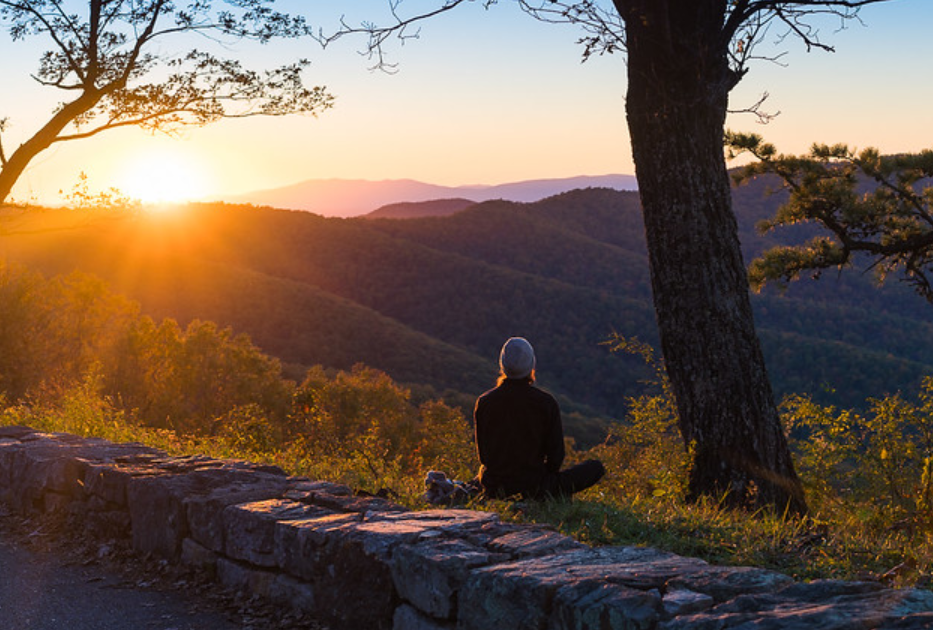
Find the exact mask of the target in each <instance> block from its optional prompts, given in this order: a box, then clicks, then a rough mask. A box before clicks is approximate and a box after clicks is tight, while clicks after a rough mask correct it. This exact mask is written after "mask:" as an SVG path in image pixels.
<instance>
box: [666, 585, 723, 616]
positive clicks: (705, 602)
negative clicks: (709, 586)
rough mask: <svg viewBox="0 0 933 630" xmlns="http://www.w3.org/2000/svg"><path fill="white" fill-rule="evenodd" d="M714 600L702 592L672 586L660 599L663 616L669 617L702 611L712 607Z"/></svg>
mask: <svg viewBox="0 0 933 630" xmlns="http://www.w3.org/2000/svg"><path fill="white" fill-rule="evenodd" d="M715 603H716V600H715V599H713V598H712V597H710V596H709V595H705V594H703V593H697V592H694V591H691V590H689V589H686V588H672V589H671V590H669V591H667V592H666V593H665V594H664V597H663V598H662V599H661V607H662V609H663V612H664V617H665V618H667V619H670V618H672V617H677V616H678V615H687V614H690V613H696V612H702V611H704V610H707V609H708V608H712V607H713V605H714V604H715Z"/></svg>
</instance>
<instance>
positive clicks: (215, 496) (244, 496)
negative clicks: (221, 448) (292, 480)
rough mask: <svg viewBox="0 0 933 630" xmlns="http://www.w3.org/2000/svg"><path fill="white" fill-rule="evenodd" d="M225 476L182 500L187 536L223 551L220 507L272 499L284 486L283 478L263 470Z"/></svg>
mask: <svg viewBox="0 0 933 630" xmlns="http://www.w3.org/2000/svg"><path fill="white" fill-rule="evenodd" d="M229 477H230V478H229V479H228V480H227V483H226V484H225V485H221V486H219V487H216V488H212V489H210V490H208V491H207V492H205V493H202V494H198V495H195V496H190V497H186V498H185V500H184V506H185V516H186V518H187V520H188V528H189V531H190V535H191V537H192V538H193V539H194V540H196V541H197V542H198V543H200V544H202V545H204V546H205V547H207V548H208V549H211V550H212V551H215V552H222V551H223V550H224V544H225V539H226V533H225V527H226V526H225V523H224V510H226V508H227V507H229V506H231V505H238V504H243V503H253V502H256V501H262V500H264V499H275V498H277V497H280V496H281V495H282V493H283V492H284V491H285V488H286V487H287V482H286V480H285V479H284V478H283V477H279V476H276V475H268V474H265V473H256V472H245V473H244V472H243V471H232V474H231V475H229Z"/></svg>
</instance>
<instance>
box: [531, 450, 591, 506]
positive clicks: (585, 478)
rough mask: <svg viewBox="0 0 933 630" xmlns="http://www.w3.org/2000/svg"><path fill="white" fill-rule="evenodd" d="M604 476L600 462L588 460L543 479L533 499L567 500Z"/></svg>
mask: <svg viewBox="0 0 933 630" xmlns="http://www.w3.org/2000/svg"><path fill="white" fill-rule="evenodd" d="M605 474H606V468H605V467H604V466H603V463H602V462H601V461H599V460H596V459H588V460H586V461H585V462H581V463H579V464H577V465H575V466H571V467H569V468H565V469H564V470H562V471H560V472H558V473H552V474H550V475H548V476H547V477H545V478H544V482H543V483H542V484H541V488H540V489H539V490H538V492H537V493H535V496H534V498H536V499H545V498H548V497H552V498H569V497H570V496H571V495H573V494H574V493H576V492H580V491H581V490H586V489H587V488H589V487H590V486H593V485H596V482H598V481H599V480H600V479H602V478H603V475H605Z"/></svg>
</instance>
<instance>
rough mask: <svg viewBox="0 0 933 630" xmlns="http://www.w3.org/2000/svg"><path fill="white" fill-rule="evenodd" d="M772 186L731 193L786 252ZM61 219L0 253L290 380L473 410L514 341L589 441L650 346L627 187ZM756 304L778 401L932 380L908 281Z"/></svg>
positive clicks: (646, 291) (631, 385)
mask: <svg viewBox="0 0 933 630" xmlns="http://www.w3.org/2000/svg"><path fill="white" fill-rule="evenodd" d="M764 188H765V184H763V183H759V184H755V185H753V186H750V187H747V188H742V189H739V190H737V191H736V207H737V211H738V213H739V217H740V224H741V237H742V240H743V243H744V244H745V247H746V250H747V251H748V252H749V253H754V252H757V251H759V250H760V249H761V248H762V247H764V246H766V245H768V244H770V243H773V242H777V241H778V239H779V238H783V236H782V235H767V236H765V237H761V236H758V235H757V234H756V233H755V231H754V229H753V225H754V223H755V222H756V221H757V220H759V219H760V218H763V217H764V216H767V215H768V214H769V213H770V212H771V211H773V208H774V204H775V203H777V201H778V199H777V198H775V197H768V196H766V195H764ZM69 216H71V215H67V214H63V213H55V212H53V211H47V212H46V213H37V214H35V216H32V217H28V218H27V219H24V220H27V221H32V222H33V223H35V224H36V225H32V226H30V225H28V224H20V225H19V226H18V227H17V228H16V229H15V230H12V231H10V232H9V233H8V234H7V235H6V236H3V237H0V257H3V258H6V259H8V260H16V261H21V262H23V263H26V264H28V265H30V266H32V267H35V268H38V269H40V270H42V271H43V272H45V273H47V274H52V273H60V272H67V271H70V270H73V269H80V270H82V271H87V272H91V273H95V274H97V275H99V276H101V277H103V278H104V279H106V280H107V281H108V282H109V283H111V285H112V286H113V287H114V288H115V289H116V290H118V291H120V292H123V293H126V294H127V295H129V296H131V297H132V298H134V299H136V300H138V301H139V302H140V303H141V304H142V307H143V309H144V311H145V312H147V313H150V314H152V315H153V316H155V317H174V318H176V319H178V320H179V321H180V322H182V323H186V322H187V321H190V320H192V319H196V318H200V319H211V320H214V321H217V322H218V323H220V324H222V325H225V326H231V327H233V328H234V329H235V330H236V331H237V332H247V333H249V335H250V336H251V337H252V338H253V340H254V342H255V343H256V344H257V345H259V346H260V347H261V348H263V349H264V350H265V351H267V352H269V353H271V354H273V355H275V356H278V357H280V358H281V359H282V360H283V361H284V362H286V363H287V364H289V365H290V366H291V369H292V372H293V373H295V374H298V373H300V370H301V368H302V366H310V365H315V364H321V365H325V366H330V367H337V368H344V369H345V368H348V367H350V366H352V365H353V364H354V363H357V362H363V363H366V364H368V365H371V366H374V367H377V368H380V369H383V370H385V371H387V372H388V373H389V374H391V375H392V376H393V377H394V378H395V379H397V380H399V381H401V382H404V383H410V384H416V385H418V386H419V387H428V388H430V391H432V392H434V393H436V394H445V395H449V396H453V397H455V398H456V399H457V400H459V401H464V400H465V401H469V400H470V399H472V397H474V396H475V395H476V394H478V393H479V392H481V391H482V390H483V389H485V388H486V387H488V386H490V385H491V384H492V382H493V380H494V378H495V373H496V357H497V352H498V349H499V346H500V345H501V343H502V341H503V340H504V339H505V338H507V337H508V336H511V335H524V336H526V337H528V338H529V339H530V340H531V341H532V343H533V344H534V345H535V346H536V350H537V352H538V356H539V368H540V369H539V378H540V382H541V383H542V385H543V386H544V387H546V388H548V389H551V390H552V391H554V392H555V393H556V394H558V396H559V398H560V399H561V402H562V405H563V406H564V408H565V410H566V411H567V424H568V431H569V432H570V433H572V434H574V435H575V436H576V437H578V438H580V439H582V440H584V441H589V442H592V441H594V440H598V439H599V438H600V435H601V430H600V422H601V420H599V419H600V418H603V419H604V418H620V417H622V416H623V415H624V413H625V410H626V398H627V397H629V396H634V395H638V394H639V393H641V392H643V391H645V385H644V384H643V382H642V381H643V379H644V378H646V377H647V376H648V374H647V371H646V369H645V367H644V366H643V365H642V364H641V363H640V362H639V360H637V359H635V358H633V357H628V356H622V355H613V354H612V353H610V352H609V351H608V349H607V348H606V346H605V345H604V343H603V342H604V341H605V340H606V339H607V338H608V337H609V335H610V334H611V333H612V332H614V331H615V332H619V333H622V334H624V335H626V336H637V337H639V338H641V339H643V340H645V341H648V342H650V343H656V342H657V333H656V329H655V325H654V315H653V308H652V306H651V296H650V280H649V277H648V270H647V263H646V254H645V245H644V237H643V233H642V226H641V217H640V210H639V202H638V197H637V194H636V193H633V192H625V191H616V190H610V189H604V188H593V189H582V190H574V191H570V192H566V193H562V194H560V195H556V196H553V197H549V198H546V199H543V200H541V201H538V202H536V203H516V202H509V201H503V200H494V201H487V202H482V203H477V204H474V205H469V206H468V207H466V208H465V209H463V210H461V211H459V212H455V213H454V214H448V215H446V216H429V217H422V218H411V219H404V220H399V219H386V218H354V219H340V218H325V217H322V216H318V215H315V214H311V213H308V212H298V211H286V210H279V209H272V208H257V207H251V206H242V205H228V204H196V205H192V206H189V207H187V208H184V209H183V210H182V211H180V212H178V213H176V214H164V215H141V216H135V217H132V218H126V219H123V220H115V221H103V220H98V221H91V222H84V223H82V224H79V225H71V226H70V227H69V228H68V229H52V227H49V226H50V225H51V223H50V222H52V223H54V222H56V221H57V222H58V223H59V224H60V223H61V222H63V221H64V222H67V221H69V220H71V221H72V222H73V220H72V219H70V218H69ZM43 222H45V223H43ZM58 227H61V225H59V226H58ZM803 236H805V234H802V233H797V234H794V233H791V234H790V235H789V236H788V238H791V239H798V238H801V237H803ZM754 306H755V311H756V318H757V320H758V326H759V333H760V336H761V339H762V343H763V346H764V350H765V354H766V358H767V361H768V365H769V370H770V373H771V376H772V380H773V382H774V384H775V389H776V391H777V392H778V393H779V394H783V393H788V392H800V393H803V392H809V393H813V394H814V396H815V397H816V398H817V399H818V400H821V401H823V402H832V403H836V404H841V405H846V406H856V405H860V404H863V403H864V400H865V398H866V397H868V396H880V395H882V394H884V393H887V392H892V391H895V390H899V389H905V388H912V387H914V386H915V385H916V384H917V383H918V382H919V379H920V378H921V377H922V376H923V375H926V374H933V358H931V357H933V324H931V323H930V318H929V308H930V307H929V305H927V304H926V303H925V302H924V301H923V300H921V299H920V298H918V297H916V296H915V295H914V294H913V293H911V292H910V291H909V290H908V289H907V288H905V287H903V286H899V285H893V286H889V287H884V288H883V289H878V288H876V287H874V286H873V284H872V283H871V281H870V279H868V278H866V277H864V276H863V275H859V274H858V273H846V274H843V275H842V276H841V277H840V278H838V279H836V278H830V277H826V278H824V279H822V280H820V281H819V282H813V281H806V282H801V283H799V284H797V285H794V286H792V287H791V288H790V289H789V290H788V291H786V292H785V293H780V292H778V291H773V290H769V291H766V292H765V293H764V294H762V295H759V296H755V298H754ZM467 404H468V403H467Z"/></svg>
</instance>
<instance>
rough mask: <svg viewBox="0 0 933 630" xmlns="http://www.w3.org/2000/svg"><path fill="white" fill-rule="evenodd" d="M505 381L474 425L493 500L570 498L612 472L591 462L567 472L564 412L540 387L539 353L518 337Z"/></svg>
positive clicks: (504, 368)
mask: <svg viewBox="0 0 933 630" xmlns="http://www.w3.org/2000/svg"><path fill="white" fill-rule="evenodd" d="M499 368H500V375H499V380H498V383H497V385H496V387H495V388H493V389H491V390H489V391H487V392H485V393H484V394H482V395H481V396H480V397H479V398H478V399H477V400H476V406H475V408H474V411H473V424H474V430H475V438H476V451H477V454H478V456H479V461H480V469H479V482H480V484H481V485H482V487H483V490H484V493H485V495H486V496H487V497H490V498H508V497H512V496H515V495H521V496H522V498H524V499H546V498H549V497H555V498H558V497H570V496H571V495H573V494H574V493H575V492H579V491H580V490H584V489H586V488H589V487H590V486H592V485H594V484H595V483H597V482H598V481H599V480H600V479H601V478H602V477H603V475H604V474H605V472H606V469H605V468H604V467H603V464H602V462H600V461H598V460H588V461H585V462H582V463H580V464H577V465H575V466H571V467H569V468H567V469H565V470H561V465H562V464H563V463H564V455H565V451H564V430H563V425H562V422H561V415H560V407H559V405H558V404H557V400H555V399H554V397H553V396H551V395H550V394H549V393H547V392H545V391H544V390H542V389H539V388H537V387H535V386H534V382H535V352H534V348H532V346H531V344H530V343H529V342H528V340H527V339H525V338H523V337H512V338H510V339H508V340H507V341H506V342H505V344H504V345H503V346H502V350H501V352H500V353H499Z"/></svg>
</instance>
